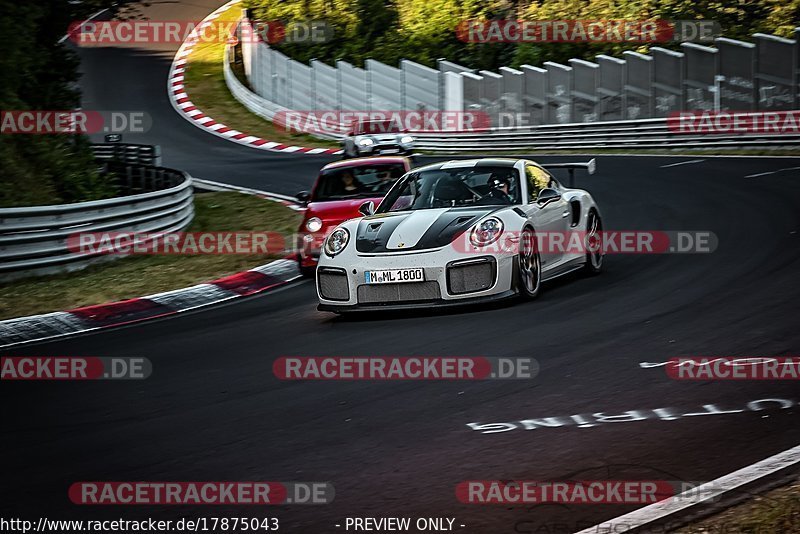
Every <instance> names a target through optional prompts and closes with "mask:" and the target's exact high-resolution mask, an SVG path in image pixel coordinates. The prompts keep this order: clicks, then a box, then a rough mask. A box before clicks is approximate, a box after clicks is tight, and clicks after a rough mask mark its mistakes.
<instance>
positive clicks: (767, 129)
mask: <svg viewBox="0 0 800 534" xmlns="http://www.w3.org/2000/svg"><path fill="white" fill-rule="evenodd" d="M667 127H668V128H669V130H670V132H672V133H678V134H714V133H720V134H722V133H734V134H742V133H766V134H776V135H796V134H798V133H800V111H761V112H755V113H754V112H752V111H677V112H674V113H671V114H670V115H669V116H668V117H667Z"/></svg>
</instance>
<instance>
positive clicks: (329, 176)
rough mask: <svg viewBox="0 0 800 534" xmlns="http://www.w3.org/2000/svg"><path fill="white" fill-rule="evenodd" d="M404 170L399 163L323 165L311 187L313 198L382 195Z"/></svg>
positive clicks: (322, 199) (326, 198) (340, 198)
mask: <svg viewBox="0 0 800 534" xmlns="http://www.w3.org/2000/svg"><path fill="white" fill-rule="evenodd" d="M404 172H405V166H404V165H403V164H402V163H382V164H373V165H360V166H358V167H343V168H334V169H326V170H324V171H322V174H320V177H319V182H318V183H317V187H316V189H315V190H314V197H313V198H312V200H314V201H317V202H318V201H324V200H342V199H346V198H366V197H375V196H379V197H380V196H383V195H385V194H386V192H387V191H389V188H391V187H392V185H394V183H395V182H396V181H397V179H398V178H400V177H401V176H402V175H403V173H404Z"/></svg>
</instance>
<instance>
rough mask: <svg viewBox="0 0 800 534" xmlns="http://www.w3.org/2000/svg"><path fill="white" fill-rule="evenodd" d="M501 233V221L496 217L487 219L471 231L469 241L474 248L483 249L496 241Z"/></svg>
mask: <svg viewBox="0 0 800 534" xmlns="http://www.w3.org/2000/svg"><path fill="white" fill-rule="evenodd" d="M502 233H503V221H501V220H500V219H498V218H496V217H489V218H488V219H484V220H482V221H481V222H480V223H478V225H477V226H475V228H473V229H472V233H471V234H470V236H469V240H470V242H471V243H472V244H473V245H475V246H476V247H485V246H486V245H491V244H492V243H494V242H495V241H497V240H498V239H499V238H500V235H501V234H502Z"/></svg>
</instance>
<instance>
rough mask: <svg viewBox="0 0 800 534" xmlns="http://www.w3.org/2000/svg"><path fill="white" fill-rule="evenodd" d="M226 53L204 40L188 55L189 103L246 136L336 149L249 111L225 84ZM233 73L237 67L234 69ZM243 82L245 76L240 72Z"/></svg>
mask: <svg viewBox="0 0 800 534" xmlns="http://www.w3.org/2000/svg"><path fill="white" fill-rule="evenodd" d="M241 13H242V8H241V6H239V5H235V6H233V7H232V8H230V9H228V10H227V11H225V12H224V13H222V14H221V15H220V16H219V18H218V19H217V20H218V21H220V22H229V21H235V20H238V19H239V17H240V16H241ZM224 54H225V43H222V42H219V43H218V42H206V43H198V44H197V45H195V47H194V49H192V52H191V53H190V54H189V56H188V57H187V59H186V61H187V66H186V71H185V72H184V85H185V86H186V92H187V94H188V95H189V98H190V99H191V101H192V103H193V104H194V105H195V106H197V108H198V109H200V110H202V112H203V113H205V114H206V115H208V116H209V117H213V118H214V120H216V121H217V122H221V123H222V124H224V125H226V126H228V127H229V128H233V129H235V130H238V131H240V132H242V133H246V134H248V135H254V136H257V137H261V138H262V139H267V140H268V141H275V142H277V143H284V144H290V145H300V146H306V147H311V148H339V144H338V143H336V142H335V141H326V140H322V139H317V138H315V137H312V136H310V135H306V134H295V133H290V132H287V131H285V130H284V129H283V128H280V127H276V126H275V125H274V124H273V123H271V122H269V121H268V120H266V119H263V118H262V117H259V116H258V115H256V114H254V113H251V112H250V111H249V110H248V109H247V108H245V107H244V106H243V105H242V104H240V103H239V101H238V100H236V99H235V98H234V97H233V95H231V93H230V91H229V90H228V86H227V85H226V84H225V75H224V73H223V67H222V62H223V59H224ZM234 72H236V68H234ZM238 78H239V79H240V80H242V83H244V84H245V85H247V82H246V81H243V78H244V75H243V74H242V73H241V72H239V76H238Z"/></svg>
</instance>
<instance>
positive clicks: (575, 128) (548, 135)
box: [415, 119, 800, 152]
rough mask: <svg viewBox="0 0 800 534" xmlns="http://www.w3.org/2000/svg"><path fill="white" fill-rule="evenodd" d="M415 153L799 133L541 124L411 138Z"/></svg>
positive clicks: (660, 124)
mask: <svg viewBox="0 0 800 534" xmlns="http://www.w3.org/2000/svg"><path fill="white" fill-rule="evenodd" d="M415 137H416V139H417V141H416V143H415V148H417V149H420V150H431V151H441V152H474V151H480V152H498V151H503V152H508V151H511V150H515V149H518V148H525V149H537V150H539V149H541V150H584V149H598V148H600V149H602V148H613V149H626V148H630V149H641V148H654V149H693V148H699V149H702V148H709V149H710V148H739V147H741V148H748V147H749V148H782V147H797V146H800V134H767V133H739V134H726V133H719V134H694V133H693V134H679V133H674V132H672V131H670V129H669V126H668V124H667V119H641V120H630V121H604V122H601V123H597V122H584V123H575V124H545V125H541V126H536V127H529V128H524V129H520V128H493V129H492V130H491V131H488V132H482V133H470V134H466V133H464V134H447V135H442V134H416V135H415Z"/></svg>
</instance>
